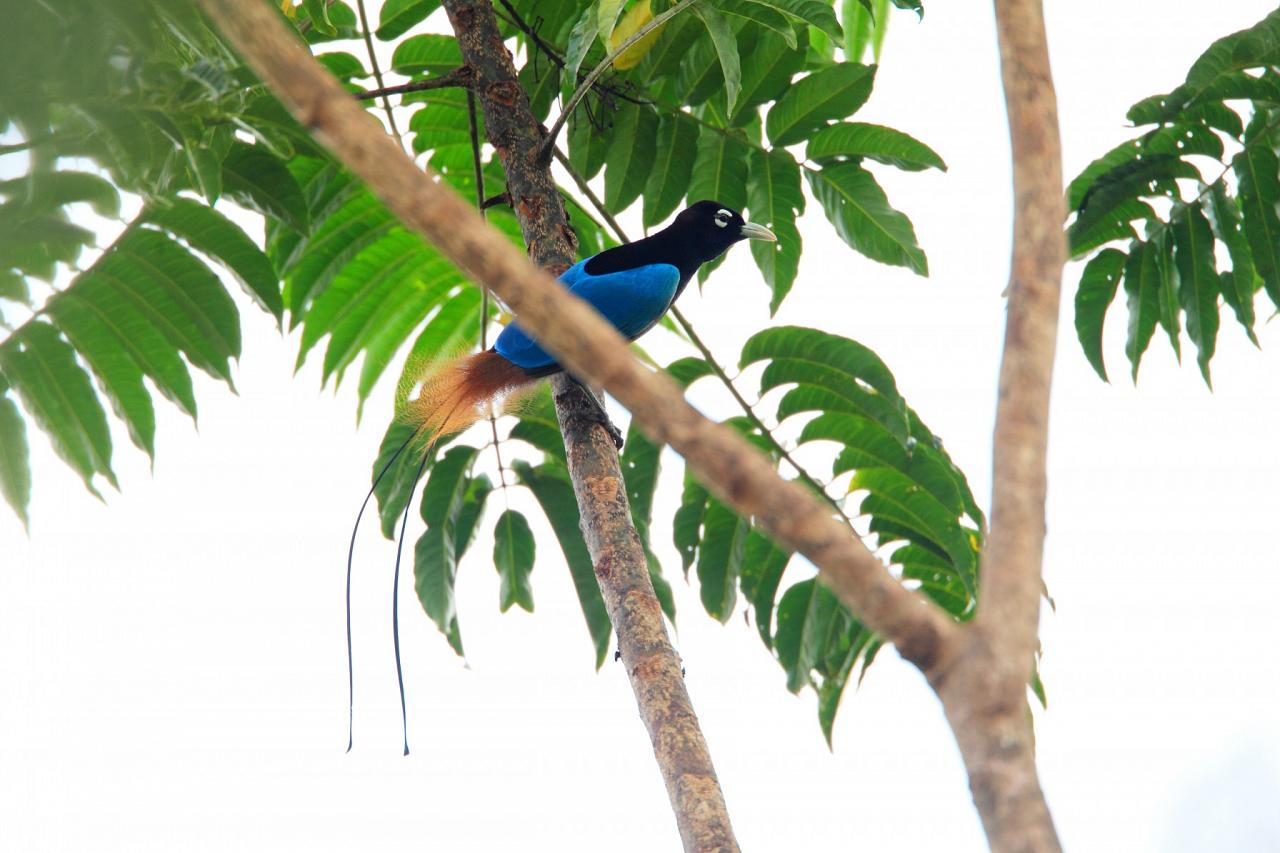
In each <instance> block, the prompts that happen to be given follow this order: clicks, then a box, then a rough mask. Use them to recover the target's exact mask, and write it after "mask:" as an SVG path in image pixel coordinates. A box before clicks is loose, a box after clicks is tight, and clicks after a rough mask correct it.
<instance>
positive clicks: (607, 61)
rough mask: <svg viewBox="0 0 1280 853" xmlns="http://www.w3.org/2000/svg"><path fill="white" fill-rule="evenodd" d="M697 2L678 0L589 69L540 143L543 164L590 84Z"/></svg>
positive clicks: (589, 89)
mask: <svg viewBox="0 0 1280 853" xmlns="http://www.w3.org/2000/svg"><path fill="white" fill-rule="evenodd" d="M697 2H698V0H680V2H679V3H677V4H676V5H674V6H672V7H671V8H670V9H668V10H667V11H665V12H663V13H662V14H661V15H658V16H656V17H655V18H653V20H651V21H649V23H647V24H645V25H644V26H643V27H640V28H639V29H638V30H636V31H635V32H634V33H632V34H631V35H630V36H629V37H628V38H626V39H625V40H624V41H623V42H622V44H620V45H618V46H617V47H616V48H614V49H613V50H611V51H609V55H608V56H606V57H605V58H604V59H603V60H601V62H600V64H599V65H597V66H596V67H595V68H592V69H591V72H590V73H589V74H587V76H586V78H585V79H584V80H583V81H582V83H581V84H579V85H578V88H577V90H576V91H574V93H573V95H572V96H571V97H570V98H569V100H568V102H567V103H565V105H564V109H563V110H561V111H560V115H559V116H557V117H556V123H555V124H553V125H551V130H549V131H547V138H546V139H545V140H544V141H543V143H542V159H543V162H550V161H551V157H550V154H551V149H552V148H553V147H555V144H556V137H557V136H558V135H559V134H560V131H561V130H562V129H563V128H564V123H565V122H566V121H568V120H569V116H571V115H572V114H573V111H574V110H575V109H577V107H578V104H579V103H580V102H581V101H582V99H583V98H585V97H586V96H587V92H590V91H591V86H592V84H594V83H595V82H596V80H597V79H599V77H600V75H601V74H603V73H604V72H606V71H608V70H609V69H610V68H612V67H613V62H614V60H615V59H617V58H618V57H619V56H621V55H622V54H623V53H625V52H626V51H627V49H628V48H630V47H631V46H632V45H633V44H635V43H636V42H638V41H640V39H642V38H644V37H645V36H647V35H648V34H649V33H651V32H653V31H654V30H656V29H657V28H658V27H660V26H662V25H663V24H665V23H666V22H667V21H669V20H671V19H672V18H674V17H675V16H676V15H678V14H680V13H681V12H683V11H684V10H685V9H688V8H689V7H690V6H692V5H693V4H694V3H697Z"/></svg>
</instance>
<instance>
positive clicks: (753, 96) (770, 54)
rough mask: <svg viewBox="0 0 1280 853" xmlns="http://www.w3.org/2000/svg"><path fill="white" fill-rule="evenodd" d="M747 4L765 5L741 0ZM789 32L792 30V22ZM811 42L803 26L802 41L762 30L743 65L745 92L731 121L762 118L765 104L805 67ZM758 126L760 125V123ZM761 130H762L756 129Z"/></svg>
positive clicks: (737, 124)
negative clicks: (807, 50)
mask: <svg viewBox="0 0 1280 853" xmlns="http://www.w3.org/2000/svg"><path fill="white" fill-rule="evenodd" d="M741 5H742V6H744V7H746V8H755V9H765V7H763V6H759V5H756V4H752V3H745V2H744V3H741ZM787 26H788V32H790V29H789V28H790V26H791V25H790V24H788V25H787ZM808 44H809V30H808V28H807V27H806V28H804V29H802V30H801V38H800V40H799V42H798V43H797V41H796V40H795V38H794V37H793V38H792V39H791V40H790V42H788V41H787V40H786V39H785V38H783V37H779V36H777V35H774V34H773V33H767V32H766V33H762V34H761V35H760V37H759V38H758V39H757V40H756V41H755V43H754V44H753V45H750V52H749V53H747V54H746V55H747V56H749V57H750V61H749V62H747V63H746V64H745V65H744V66H743V67H742V93H741V94H740V95H739V96H738V103H737V106H736V107H734V108H733V110H731V111H730V113H729V124H730V125H731V126H733V127H746V126H749V125H753V123H757V122H759V120H760V116H759V110H758V109H757V108H758V107H759V106H760V105H761V104H765V103H768V102H769V101H773V100H776V99H778V98H780V97H781V96H782V95H783V94H784V93H785V92H786V91H787V89H788V87H789V86H790V85H791V78H792V77H794V76H795V75H796V74H798V73H800V72H801V71H803V70H804V60H805V51H806V49H807V48H808ZM757 126H758V125H757ZM753 132H758V131H753Z"/></svg>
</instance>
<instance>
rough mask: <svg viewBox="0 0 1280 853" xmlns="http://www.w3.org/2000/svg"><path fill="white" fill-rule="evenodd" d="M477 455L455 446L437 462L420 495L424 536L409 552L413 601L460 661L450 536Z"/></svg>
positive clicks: (455, 566)
mask: <svg viewBox="0 0 1280 853" xmlns="http://www.w3.org/2000/svg"><path fill="white" fill-rule="evenodd" d="M479 453H480V451H479V449H478V448H475V447H467V446H465V445H459V446H457V447H454V448H452V449H450V450H449V452H448V453H446V454H445V455H444V456H443V457H441V458H440V459H439V460H437V461H436V464H435V465H434V466H433V467H432V470H431V474H430V476H429V477H428V479H427V485H426V488H424V489H423V490H422V505H421V514H422V519H423V521H425V522H426V523H427V530H426V532H425V533H423V534H422V536H421V537H419V539H418V542H417V545H416V546H415V547H414V560H413V577H414V584H413V588H414V591H415V592H416V593H417V594H418V601H420V602H421V603H422V609H423V610H424V611H426V614H427V616H429V617H430V618H431V621H432V622H435V623H436V627H437V628H439V629H440V632H441V633H442V634H444V635H445V637H446V638H448V640H449V645H450V646H452V647H453V650H454V651H455V652H457V653H458V654H459V655H461V654H463V651H462V634H461V632H460V630H459V628H458V610H457V605H456V603H455V600H454V582H455V580H456V578H457V574H458V551H457V548H456V546H455V542H454V535H455V533H456V529H457V523H458V515H459V513H460V511H461V509H462V506H463V502H464V500H465V498H466V494H467V489H468V486H469V478H468V476H467V472H468V471H470V470H471V465H472V463H473V462H475V458H476V456H477V455H478V454H479Z"/></svg>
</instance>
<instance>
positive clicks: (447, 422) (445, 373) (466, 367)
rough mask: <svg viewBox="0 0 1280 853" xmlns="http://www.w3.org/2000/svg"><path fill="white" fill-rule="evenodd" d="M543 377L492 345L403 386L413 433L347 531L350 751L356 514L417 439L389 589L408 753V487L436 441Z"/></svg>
mask: <svg viewBox="0 0 1280 853" xmlns="http://www.w3.org/2000/svg"><path fill="white" fill-rule="evenodd" d="M539 378H541V376H540V375H537V374H535V375H530V374H529V373H526V372H525V370H524V369H523V368H521V367H517V366H516V365H514V364H512V363H511V362H509V361H507V360H506V359H505V358H503V357H502V356H500V355H498V354H497V353H496V352H494V351H493V350H488V351H486V352H481V353H476V354H475V355H467V356H462V357H460V358H454V359H449V360H447V361H444V362H439V361H437V362H433V363H431V364H429V365H428V366H427V367H425V368H424V369H422V370H420V371H417V373H416V375H415V376H414V378H413V379H412V381H411V383H410V385H409V387H407V388H404V389H402V397H404V398H409V396H410V394H411V393H412V392H413V391H415V390H416V391H417V394H416V395H414V396H413V397H412V399H408V402H406V403H405V404H404V406H403V409H402V411H401V413H400V417H401V418H402V419H403V420H404V421H405V422H407V423H408V424H409V425H411V426H412V427H413V432H412V433H410V435H409V437H408V438H407V439H405V441H404V443H403V444H401V445H400V447H399V448H398V449H397V450H396V451H395V453H394V454H392V456H391V458H390V459H389V460H387V463H386V465H384V466H383V468H382V470H381V471H379V472H378V475H377V477H375V478H374V481H373V486H372V487H371V488H370V489H369V492H368V494H366V495H365V498H364V502H363V503H361V504H360V512H359V513H358V514H357V515H356V523H355V526H354V528H353V529H352V531H351V544H350V546H349V548H348V549H347V691H348V709H347V710H348V716H347V751H348V752H350V751H351V745H352V734H353V729H354V720H355V713H354V710H355V677H354V671H355V669H354V665H353V664H354V661H353V659H352V648H351V569H352V562H353V558H354V556H355V544H356V532H357V531H358V530H359V528H360V519H361V518H362V517H363V516H364V511H365V509H366V508H367V507H368V505H369V500H370V499H371V498H372V497H373V494H374V492H375V491H376V490H377V488H378V484H379V483H380V482H381V481H382V478H383V477H384V476H386V474H387V472H388V471H389V470H390V469H391V467H392V466H393V465H395V462H396V459H398V458H399V457H400V455H401V454H402V453H404V452H405V450H406V449H407V448H409V446H410V445H411V444H415V443H419V442H420V447H421V449H420V450H418V449H416V448H415V450H413V451H410V453H411V455H412V454H413V453H420V454H421V461H420V462H419V464H418V469H417V472H416V473H415V474H414V477H413V480H412V482H411V483H410V490H411V491H410V496H409V499H408V500H407V501H406V503H405V511H404V517H403V518H402V519H401V520H400V535H399V536H398V537H397V539H398V542H397V545H396V568H395V578H394V580H393V592H392V605H391V606H392V641H393V643H394V646H395V654H396V680H397V681H398V682H399V686H400V717H401V723H402V726H403V728H404V730H405V731H404V735H405V738H404V754H405V755H408V754H409V738H408V718H407V715H406V713H405V697H404V676H403V672H402V669H401V666H400V624H399V622H400V620H399V610H400V608H399V587H400V583H399V579H400V555H401V552H402V550H403V548H404V534H405V527H406V526H407V524H408V516H409V506H410V505H411V504H412V503H413V495H412V490H413V489H414V487H416V485H417V482H418V480H419V479H421V477H422V471H423V469H424V468H425V467H426V465H427V460H428V458H429V457H430V456H431V452H432V451H433V450H434V449H435V445H436V442H438V441H439V440H440V439H441V438H443V437H445V436H447V435H451V434H452V433H455V432H461V431H462V430H464V429H466V428H467V427H469V426H471V425H472V424H473V423H475V422H476V421H478V420H480V418H482V417H484V414H485V407H486V406H487V405H488V404H490V403H492V402H493V401H494V400H495V399H497V398H498V397H502V396H504V395H509V394H511V393H512V392H513V391H517V390H518V389H520V388H522V387H524V386H528V385H532V384H533V383H535V382H537V381H538V379H539Z"/></svg>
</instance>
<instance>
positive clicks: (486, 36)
mask: <svg viewBox="0 0 1280 853" xmlns="http://www.w3.org/2000/svg"><path fill="white" fill-rule="evenodd" d="M444 7H445V11H446V12H447V13H448V15H449V22H450V23H451V24H452V25H453V30H454V34H455V35H456V36H457V38H458V44H459V46H460V48H461V50H462V57H463V61H464V62H465V63H466V64H467V65H468V67H470V68H471V69H472V72H473V74H474V83H473V85H472V89H473V91H474V92H475V93H476V95H477V97H478V98H479V100H480V103H481V106H482V109H483V110H484V120H485V133H486V135H487V137H488V140H489V144H490V145H492V146H493V147H494V149H495V151H496V153H497V155H498V157H499V159H500V160H501V161H502V166H503V169H504V171H505V172H506V176H507V197H508V199H509V200H510V203H511V206H512V208H513V210H514V211H515V214H516V218H517V219H518V220H519V221H520V228H521V232H522V233H523V235H524V240H525V245H526V246H528V247H529V255H530V257H531V259H532V260H533V262H534V263H536V264H538V265H539V266H541V267H543V268H545V269H549V270H551V271H552V272H557V273H558V272H560V271H562V270H564V269H565V268H567V267H569V266H570V265H572V264H573V262H574V260H575V259H576V250H577V242H576V239H575V236H574V233H573V230H572V229H571V228H570V227H569V221H568V218H567V216H566V215H565V211H564V204H563V202H562V201H561V198H560V192H559V190H558V189H557V187H556V184H555V180H554V178H553V177H552V176H551V169H550V167H549V166H550V164H549V162H548V161H547V160H546V158H544V157H543V156H542V155H541V152H542V149H543V145H544V135H543V132H542V128H541V127H540V125H539V123H538V122H537V120H536V119H535V118H534V116H533V112H532V110H531V109H530V106H529V100H528V96H527V95H526V94H525V91H524V88H523V87H522V86H521V85H520V83H519V81H518V80H517V79H516V69H515V66H514V64H513V63H512V60H511V54H510V53H509V52H508V51H507V48H506V46H505V45H504V44H503V42H502V36H501V34H500V33H499V30H498V24H497V19H496V18H495V17H494V13H493V7H492V5H491V4H490V3H489V2H486V0H446V2H445V3H444ZM553 387H554V389H555V393H554V399H555V405H556V415H557V417H558V419H559V421H560V430H561V433H562V434H563V436H564V443H565V450H566V452H567V456H568V461H569V474H570V478H571V479H572V481H573V488H574V493H575V494H576V496H577V499H578V512H579V515H580V517H581V520H582V522H581V525H582V533H583V538H584V539H585V540H586V543H587V550H588V551H589V552H590V554H591V560H592V563H593V564H594V566H595V572H596V581H597V582H598V583H599V585H600V592H601V595H602V596H603V597H604V602H605V606H606V608H607V609H608V611H609V617H610V619H611V620H612V622H613V626H614V631H615V632H616V633H617V636H618V648H619V650H620V651H621V653H622V662H623V665H624V666H625V667H626V670H627V675H628V677H629V678H630V680H631V686H632V689H633V690H634V691H635V695H636V702H637V704H638V705H639V707H640V716H641V718H642V719H643V720H644V723H645V727H646V728H647V729H648V730H649V738H650V740H651V742H652V743H653V749H654V755H655V756H656V758H657V761H658V768H659V770H660V771H661V773H662V778H663V781H664V782H665V783H666V786H667V793H668V795H669V797H670V799H671V805H672V809H673V811H674V812H675V815H676V824H677V826H678V827H679V830H680V837H681V839H682V840H683V841H684V847H685V849H686V850H698V851H733V850H737V849H738V846H737V842H736V841H735V840H734V837H733V828H732V827H731V826H730V823H729V812H728V809H727V807H726V805H725V802H724V794H723V793H722V792H721V790H720V783H719V781H718V780H717V779H716V773H715V768H714V767H713V766H712V764H711V753H710V751H709V750H708V749H707V744H706V740H705V739H704V738H703V736H702V731H701V729H700V728H699V726H698V718H697V715H696V714H694V711H693V703H692V702H691V701H690V699H689V694H688V691H687V690H686V689H685V686H684V678H683V676H682V675H681V672H680V659H679V656H678V655H677V654H676V651H675V649H674V648H673V647H672V645H671V641H670V639H669V638H668V636H667V628H666V624H665V622H664V621H663V616H662V608H661V607H660V606H659V604H658V598H657V596H656V595H655V594H654V591H653V583H652V582H651V581H650V579H649V564H648V558H647V557H646V555H645V553H644V548H643V547H642V546H641V544H640V537H639V535H638V534H637V532H636V529H635V525H634V523H633V522H632V520H631V509H630V507H629V505H628V503H627V489H626V484H625V483H624V481H623V478H622V469H621V466H620V464H619V461H618V452H617V449H616V448H615V447H614V445H613V441H612V439H611V438H609V436H608V433H606V432H605V430H604V429H603V428H602V427H601V425H600V424H599V423H598V419H597V418H596V417H595V416H594V410H593V408H592V407H591V406H590V404H589V403H588V401H587V398H586V396H585V395H586V393H587V392H586V391H585V390H584V389H583V388H582V387H581V386H580V385H577V384H576V383H574V382H572V381H570V380H568V379H567V378H566V377H564V376H557V377H556V378H555V379H554V381H553Z"/></svg>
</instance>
